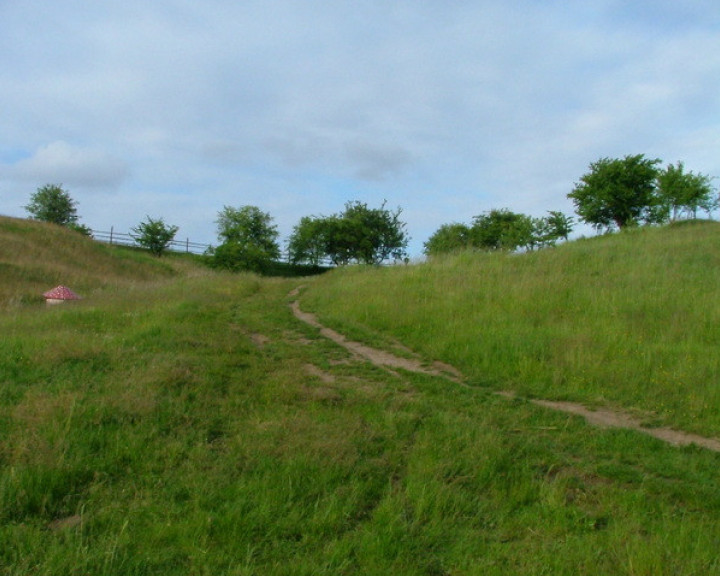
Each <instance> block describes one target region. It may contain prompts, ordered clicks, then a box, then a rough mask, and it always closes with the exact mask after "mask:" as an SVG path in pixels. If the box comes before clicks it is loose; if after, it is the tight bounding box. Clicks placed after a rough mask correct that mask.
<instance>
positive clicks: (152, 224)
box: [130, 216, 178, 256]
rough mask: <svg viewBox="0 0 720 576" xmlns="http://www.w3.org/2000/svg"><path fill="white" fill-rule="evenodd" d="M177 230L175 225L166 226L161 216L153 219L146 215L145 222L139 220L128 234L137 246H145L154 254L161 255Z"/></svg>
mask: <svg viewBox="0 0 720 576" xmlns="http://www.w3.org/2000/svg"><path fill="white" fill-rule="evenodd" d="M177 231H178V227H177V226H168V225H167V224H165V222H163V219H162V218H159V219H157V220H153V219H152V218H150V216H148V217H147V221H146V222H141V223H140V224H138V225H137V226H136V227H135V228H132V233H131V234H130V235H131V236H132V237H133V239H134V240H135V242H136V243H137V244H138V245H139V246H142V247H143V248H147V249H148V250H150V252H152V253H153V254H154V255H155V256H162V254H163V252H165V251H166V250H167V249H168V247H169V246H170V243H171V242H172V241H173V239H174V238H175V234H177Z"/></svg>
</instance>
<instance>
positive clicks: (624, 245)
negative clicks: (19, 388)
mask: <svg viewBox="0 0 720 576" xmlns="http://www.w3.org/2000/svg"><path fill="white" fill-rule="evenodd" d="M719 242H720V225H718V224H717V223H714V222H705V223H689V224H685V225H679V226H671V227H666V228H652V229H641V230H634V231H631V232H629V233H623V234H616V235H612V236H606V237H601V238H593V239H588V240H580V241H576V242H571V243H568V244H566V245H563V246H559V247H558V248H556V249H552V250H544V251H541V252H537V253H531V254H525V255H504V254H477V253H464V254H459V255H456V256H452V257H447V258H443V259H437V260H433V261H431V262H429V263H426V264H423V265H418V266H411V267H392V268H383V269H375V270H370V269H347V270H339V271H337V273H335V274H332V275H331V276H328V277H326V278H323V279H322V281H321V282H319V283H317V284H314V285H312V287H311V289H310V290H309V292H308V293H307V295H306V297H305V298H304V300H303V305H304V306H307V307H309V308H311V309H313V310H315V311H316V312H318V313H319V314H320V316H321V317H322V318H323V319H324V320H325V321H327V322H329V323H330V324H332V325H334V326H337V327H340V328H341V329H342V330H346V331H350V332H353V331H355V333H356V334H359V335H361V336H362V335H363V331H365V332H364V333H365V337H368V336H367V334H368V332H367V331H368V330H373V331H375V332H379V333H382V334H391V335H393V336H394V337H396V338H398V339H400V340H401V341H402V342H404V343H405V344H407V345H409V346H411V347H413V348H415V349H416V350H419V351H421V352H423V353H424V354H425V355H426V356H427V357H428V358H434V359H440V360H444V361H446V362H449V363H451V364H453V365H455V366H456V367H458V368H459V369H460V370H461V371H462V372H463V373H464V374H466V375H467V377H468V379H469V380H470V381H471V382H474V383H476V384H479V385H487V386H491V387H493V388H502V389H513V390H517V391H519V392H521V393H523V394H526V395H537V396H541V397H553V398H561V399H573V400H581V401H584V402H590V403H610V404H616V405H620V406H623V407H625V408H629V409H633V408H637V409H639V410H641V411H642V412H644V413H646V415H647V418H648V419H649V420H652V421H656V422H658V423H659V422H663V423H666V424H671V425H675V426H678V427H682V428H687V429H688V430H693V431H696V432H701V433H706V434H714V435H720V411H718V409H717V408H718V406H720V383H719V382H718V379H717V374H718V373H719V372H720V354H718V352H717V350H718V345H719V344H720V331H719V330H718V325H720V298H718V286H720V250H719V249H718V246H719V244H718V243H719Z"/></svg>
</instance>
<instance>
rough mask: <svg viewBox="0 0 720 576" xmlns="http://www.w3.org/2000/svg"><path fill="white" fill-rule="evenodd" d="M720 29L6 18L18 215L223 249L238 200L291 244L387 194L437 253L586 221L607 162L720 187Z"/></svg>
mask: <svg viewBox="0 0 720 576" xmlns="http://www.w3.org/2000/svg"><path fill="white" fill-rule="evenodd" d="M719 24H720V4H718V3H717V2H716V1H714V0H687V2H681V3H678V2H673V1H672V0H659V1H654V2H650V1H649V0H641V1H638V2H633V3H627V2H625V3H623V2H619V1H618V0H594V1H593V2H575V3H567V2H565V3H562V2H557V1H555V2H550V1H548V2H537V1H536V0H518V1H517V2H503V1H502V0H477V1H470V0H453V1H452V2H447V1H446V0H442V1H441V0H420V1H414V0H398V1H397V2H392V3H387V2H381V1H379V0H368V1H367V2H352V1H350V0H337V1H336V2H331V3H328V2H320V1H319V0H308V1H307V2H295V1H293V0H277V1H275V2H271V3H268V2H260V1H256V0H247V1H245V2H235V1H232V0H207V2H202V3H198V2H195V3H193V2H189V1H187V0H156V1H155V2H151V3H148V2H145V1H143V0H126V1H124V2H122V3H111V4H108V5H105V4H103V5H102V6H101V5H99V4H98V5H97V6H95V5H94V4H93V5H87V6H85V5H84V4H83V3H81V2H77V1H75V0H57V1H56V2H52V3H43V2H41V1H40V0H27V1H26V2H5V3H2V2H0V71H1V72H0V85H1V86H2V90H0V110H2V111H3V114H4V116H3V130H2V132H0V178H2V179H3V180H5V181H6V183H4V185H3V192H2V194H1V195H0V213H2V212H3V211H15V210H17V207H18V206H21V205H22V198H23V197H24V195H26V193H27V186H26V184H27V183H28V182H30V183H32V184H33V187H34V186H37V185H42V184H44V183H46V182H48V181H60V182H62V183H64V184H66V185H68V186H70V187H80V188H81V190H80V192H82V193H83V194H84V198H82V200H83V208H84V210H87V212H88V213H90V214H91V215H92V217H93V220H97V221H98V224H97V225H101V224H100V221H101V220H103V219H109V218H110V217H112V219H113V221H112V222H108V224H115V225H116V226H120V225H121V224H122V222H121V217H123V216H124V217H125V218H126V220H125V221H127V222H136V221H137V218H138V214H139V216H140V217H142V215H143V214H144V213H145V212H146V211H150V212H152V215H153V217H158V216H163V217H165V219H166V220H167V221H169V222H173V223H174V224H177V225H180V226H181V227H182V228H183V230H188V232H190V231H192V235H193V236H196V234H197V235H201V234H202V231H203V230H205V231H207V233H209V234H210V235H211V236H212V235H213V233H212V231H213V229H214V225H213V223H212V219H213V215H214V213H215V212H217V211H218V210H219V209H221V208H222V206H223V205H232V206H236V205H242V204H257V205H259V206H260V207H261V208H262V209H264V210H268V211H270V212H271V214H272V215H273V216H274V217H275V218H276V219H277V221H278V222H280V223H282V226H283V230H282V232H283V233H286V232H289V230H290V229H291V228H292V225H293V224H294V223H295V222H297V220H298V219H299V218H300V217H301V216H303V215H306V214H326V213H330V212H334V211H336V210H338V209H340V208H341V207H342V205H343V204H344V202H346V201H348V200H355V199H358V200H361V201H365V202H369V203H372V204H374V203H376V202H377V201H382V200H383V199H387V201H388V203H389V205H392V206H396V205H401V206H402V207H403V209H404V212H403V214H404V215H406V216H407V218H408V227H409V229H410V233H411V235H412V236H413V238H414V239H416V242H417V244H418V245H421V243H422V241H423V240H425V239H426V238H427V237H429V235H430V234H432V232H433V231H434V229H436V228H437V227H439V226H440V225H441V224H443V223H446V222H452V221H468V219H469V218H471V217H472V216H473V215H476V214H479V213H482V212H483V211H485V210H488V209H491V208H499V207H508V208H510V209H512V210H515V211H521V212H532V213H533V214H534V215H540V214H543V213H544V212H545V211H546V210H555V209H561V210H567V211H571V210H572V206H571V205H570V203H569V201H568V200H567V198H566V194H567V193H568V192H569V191H570V190H571V189H572V186H573V184H574V182H575V181H576V180H577V179H578V178H579V177H580V176H581V175H582V174H583V173H584V172H585V171H586V169H587V167H588V165H589V163H590V162H592V161H594V160H597V159H598V158H599V157H602V156H622V155H624V154H635V153H646V154H647V155H649V156H653V157H655V156H657V157H661V158H663V159H664V160H666V161H667V162H673V161H676V160H684V161H686V165H687V166H688V168H689V169H692V170H696V171H703V172H707V173H709V174H710V175H718V176H720V164H719V162H720V160H719V159H718V155H717V153H716V151H717V145H718V142H717V136H716V134H718V133H720V100H718V96H717V95H718V94H720V52H719V51H717V50H716V45H717V29H718V28H717V27H718V25H719ZM88 143H92V144H91V145H90V144H88ZM18 150H20V151H29V152H28V153H25V154H24V155H19V154H18V153H17V151H18ZM21 156H24V157H21ZM83 188H87V190H83ZM114 196H117V199H116V201H113V203H112V210H111V211H110V210H106V209H105V206H106V205H109V204H107V203H105V204H103V205H102V206H100V205H99V203H100V199H103V202H107V200H106V199H107V198H109V197H114ZM172 199H174V201H172ZM96 205H97V208H96ZM146 206H147V208H146ZM163 210H165V212H164V213H162V212H163ZM110 212H111V213H110ZM208 215H209V216H208ZM195 231H197V232H195Z"/></svg>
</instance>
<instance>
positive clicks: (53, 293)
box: [43, 286, 80, 304]
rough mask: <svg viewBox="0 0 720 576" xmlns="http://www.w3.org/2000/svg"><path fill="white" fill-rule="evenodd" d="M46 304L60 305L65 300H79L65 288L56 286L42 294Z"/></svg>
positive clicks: (78, 297)
mask: <svg viewBox="0 0 720 576" xmlns="http://www.w3.org/2000/svg"><path fill="white" fill-rule="evenodd" d="M43 296H45V300H46V301H47V303H48V304H60V303H61V302H65V301H66V300H80V296H78V295H77V294H75V292H73V291H72V290H70V288H68V287H67V286H57V287H55V288H53V289H52V290H49V291H47V292H45V294H43Z"/></svg>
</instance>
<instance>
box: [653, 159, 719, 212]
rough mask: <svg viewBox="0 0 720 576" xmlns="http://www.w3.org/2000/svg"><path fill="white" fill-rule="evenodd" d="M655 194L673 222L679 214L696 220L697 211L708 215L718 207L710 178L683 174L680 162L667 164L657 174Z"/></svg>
mask: <svg viewBox="0 0 720 576" xmlns="http://www.w3.org/2000/svg"><path fill="white" fill-rule="evenodd" d="M657 192H658V196H659V198H660V201H661V202H662V203H663V205H664V206H665V208H666V210H667V212H669V213H670V217H671V218H672V219H673V220H677V218H678V217H679V216H680V215H681V214H685V215H686V216H687V217H691V218H697V211H698V209H702V210H704V211H705V212H707V213H708V215H709V214H710V213H711V212H712V211H713V210H715V209H716V208H717V206H718V202H717V196H716V194H715V191H714V190H713V188H712V184H711V178H710V176H707V175H705V174H694V173H693V172H685V166H684V165H683V163H682V162H678V163H677V164H676V165H673V164H669V165H668V167H667V168H665V169H664V170H661V171H660V172H659V173H658V176H657Z"/></svg>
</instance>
